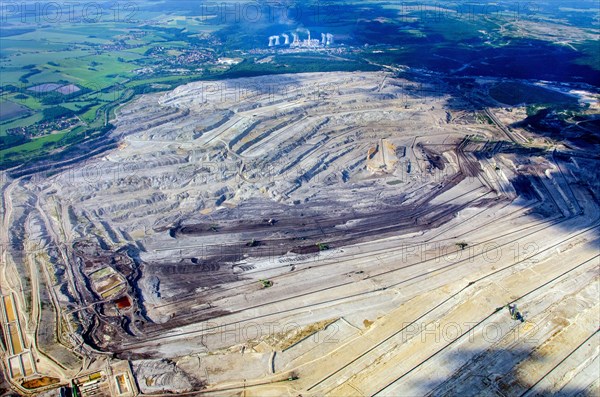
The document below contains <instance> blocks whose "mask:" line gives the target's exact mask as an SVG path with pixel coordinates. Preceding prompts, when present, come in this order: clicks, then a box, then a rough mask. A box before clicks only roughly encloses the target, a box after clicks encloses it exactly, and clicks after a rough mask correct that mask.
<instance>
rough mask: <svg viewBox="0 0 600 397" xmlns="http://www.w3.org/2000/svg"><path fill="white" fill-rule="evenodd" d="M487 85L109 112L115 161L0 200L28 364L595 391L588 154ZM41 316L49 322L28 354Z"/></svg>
mask: <svg viewBox="0 0 600 397" xmlns="http://www.w3.org/2000/svg"><path fill="white" fill-rule="evenodd" d="M491 84H494V82H493V81H490V80H489V79H488V80H485V81H481V82H478V84H477V88H470V89H468V90H467V89H466V88H465V87H466V85H464V86H460V84H459V85H457V83H456V82H454V83H451V82H448V81H445V80H444V79H442V78H437V77H435V76H433V77H432V76H419V75H418V74H415V75H414V76H412V77H411V78H408V77H407V78H400V77H398V76H396V75H395V74H392V73H387V72H386V73H381V72H378V73H315V74H298V75H281V76H268V77H254V78H244V79H236V80H227V81H219V82H197V83H190V84H188V85H185V86H181V87H178V88H177V89H175V90H173V91H171V92H168V93H157V94H148V95H144V96H141V97H139V98H138V99H137V100H135V101H134V102H132V103H130V104H128V105H126V106H125V107H123V108H121V109H119V110H118V113H117V121H116V123H115V125H116V126H117V128H116V130H115V131H113V132H112V136H111V137H110V138H111V139H115V140H116V141H118V142H119V144H118V148H116V149H114V150H110V151H107V152H105V153H103V154H101V155H99V156H96V157H93V158H90V159H88V160H86V161H85V162H83V163H79V164H74V165H69V166H67V167H63V168H61V169H60V170H59V171H58V172H53V173H48V174H47V175H42V176H40V175H33V176H28V177H21V178H15V179H11V180H9V182H8V183H7V184H6V185H5V186H4V188H3V197H4V203H5V204H4V224H3V227H4V230H5V232H6V238H5V239H3V246H4V247H6V249H5V250H4V253H3V255H5V260H6V263H7V265H6V266H5V269H4V271H5V276H4V277H5V278H6V281H7V283H8V284H7V285H11V286H13V287H12V288H13V290H14V291H15V293H14V296H15V297H16V299H17V303H18V305H19V307H21V308H23V313H34V314H36V315H33V314H31V315H30V314H27V315H24V318H23V319H21V327H22V328H23V330H24V331H23V335H24V336H23V338H24V340H25V342H24V343H25V346H29V347H28V348H29V349H30V350H31V351H32V354H34V355H35V357H37V356H40V357H41V358H42V361H41V362H40V363H39V364H38V367H39V368H38V370H43V372H44V373H47V374H48V375H49V376H53V377H57V378H60V379H66V377H67V375H68V374H69V373H70V371H74V372H76V371H77V370H78V368H79V366H78V364H75V363H78V362H79V360H83V362H85V363H86V365H88V366H90V365H92V367H93V366H94V365H99V364H92V363H93V362H94V360H98V362H105V361H104V360H107V359H108V357H111V360H113V361H118V360H129V362H130V363H131V374H132V375H133V376H134V377H135V379H136V384H137V385H138V386H137V387H139V389H140V391H141V392H143V393H164V392H188V391H193V390H204V392H206V393H207V394H210V393H215V395H240V394H239V393H241V392H242V390H245V393H246V394H244V395H246V396H248V395H260V396H265V395H279V396H280V395H290V396H292V395H294V396H296V395H298V394H302V395H304V396H306V395H315V396H320V395H334V396H349V395H379V394H380V395H399V394H404V395H421V394H427V393H442V394H444V393H447V394H455V393H459V392H463V391H464V390H478V391H481V392H482V393H483V392H484V391H486V390H487V391H489V392H490V393H491V392H495V391H496V390H501V391H502V392H503V393H504V394H510V395H514V394H517V393H518V394H520V393H523V392H540V391H544V392H545V391H552V392H556V391H557V390H558V391H560V390H563V389H564V388H566V389H565V390H567V389H568V388H569V387H579V386H584V388H585V390H587V391H589V392H597V391H598V387H599V384H598V381H597V378H598V376H597V375H598V371H597V368H598V365H597V364H598V349H597V348H593V347H590V346H594V345H595V346H598V340H599V339H598V338H599V336H598V333H597V332H598V321H597V320H598V317H597V313H598V310H599V308H600V307H599V302H598V300H597V296H598V293H599V289H598V286H599V285H598V264H599V254H598V243H599V238H598V225H599V218H600V214H599V211H598V205H599V203H598V191H599V187H600V185H599V182H598V181H600V171H599V170H600V167H598V165H599V161H600V160H599V156H598V155H597V153H598V145H594V144H590V145H588V146H585V147H582V146H577V145H576V144H574V143H573V142H569V144H563V142H556V141H552V140H550V139H547V138H545V137H543V136H541V135H538V134H536V133H535V132H532V131H531V129H529V128H527V126H526V125H524V124H523V123H521V122H522V120H523V118H524V116H523V112H522V108H520V109H517V108H515V110H514V111H512V110H511V111H510V112H509V111H507V108H506V105H502V104H499V103H497V102H494V101H493V99H491V98H490V97H489V96H487V89H488V88H489V86H490V85H491ZM440 87H441V88H442V89H440ZM471 87H472V86H471ZM595 106H597V104H595ZM590 112H591V113H593V110H591V111H590ZM576 130H577V127H576V126H574V127H573V128H572V130H571V131H572V132H573V134H575V135H576V134H577V131H576ZM586 133H589V130H588V131H587V132H586ZM595 133H598V131H596V132H595ZM575 137H576V136H575ZM565 140H568V137H565ZM23 230H24V232H23ZM18 252H22V253H24V254H22V255H20V256H19V255H17V253H18ZM8 264H10V266H9V265H8ZM19 285H20V286H22V290H23V291H29V292H24V293H23V294H22V295H21V294H18V293H17V291H18V288H16V286H19ZM39 286H42V287H43V288H45V289H46V290H45V291H46V292H44V293H40V294H41V295H40V296H36V294H35V293H31V291H32V290H35V289H36V288H38V287H39ZM44 303H45V304H44ZM507 305H518V310H520V312H519V316H522V317H521V319H523V321H518V320H515V313H513V312H512V310H513V309H508V308H507ZM38 306H39V307H38ZM52 307H54V308H55V309H54V310H53V309H52ZM56 310H58V314H57V315H56V316H55V317H56V318H55V319H54V317H53V316H54V314H55V311H56ZM37 314H39V316H37ZM39 318H41V319H42V320H41V321H42V324H43V322H44V321H49V323H48V324H46V325H44V326H53V327H55V329H57V330H58V331H56V336H55V337H54V339H53V338H52V337H49V338H47V339H48V341H46V342H43V343H40V342H38V344H37V345H36V346H34V345H32V343H31V340H32V338H34V337H35V335H36V333H35V331H33V330H34V329H35V328H36V324H37V326H42V324H40V323H36V322H38V321H40V320H39ZM517 318H518V316H517ZM47 319H48V320H47ZM491 332H495V334H494V335H495V336H493V337H491V336H490V333H491ZM515 335H518V337H515ZM28 341H29V342H28ZM590 343H591V345H590ZM57 346H62V347H60V349H62V350H60V349H59V348H58V347H57ZM59 350H60V351H59ZM40 351H46V352H47V353H51V354H47V355H43V356H42V354H41V353H40ZM550 351H552V354H550ZM53 354H54V355H55V358H54V359H55V360H58V361H61V360H62V361H63V363H62V364H61V366H60V367H62V368H59V366H57V365H55V364H53V363H52V359H51V358H48V357H51V356H52V355H53ZM67 355H69V356H70V357H71V356H72V357H71V358H69V360H71V361H69V360H67V359H66V358H64V357H66V356H67ZM56 356H58V357H56ZM60 357H63V358H60ZM91 358H94V360H92V361H90V360H89V359H91ZM65 360H66V361H65ZM64 362H66V364H65V363H64ZM466 363H470V364H469V365H465V364H466ZM474 368H477V370H478V371H479V372H478V375H482V376H479V377H476V376H475V375H472V374H473V373H474V372H473V371H475V369H474ZM594 376H596V378H595V379H596V380H595V381H593V379H594ZM123 379H125V378H123ZM590 379H592V380H591V381H590Z"/></svg>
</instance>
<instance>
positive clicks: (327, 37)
mask: <svg viewBox="0 0 600 397" xmlns="http://www.w3.org/2000/svg"><path fill="white" fill-rule="evenodd" d="M300 33H305V34H306V38H305V39H301V38H300ZM291 34H292V42H291V43H290V36H289V35H288V34H287V33H282V34H281V35H277V36H269V47H276V46H281V45H282V44H281V42H280V41H279V38H280V37H283V40H284V41H283V45H285V46H290V48H318V47H327V46H330V45H332V44H333V43H334V41H333V34H331V33H321V40H318V39H313V38H311V33H310V30H308V29H304V28H298V29H296V30H295V31H294V32H291Z"/></svg>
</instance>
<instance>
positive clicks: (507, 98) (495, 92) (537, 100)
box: [490, 82, 578, 106]
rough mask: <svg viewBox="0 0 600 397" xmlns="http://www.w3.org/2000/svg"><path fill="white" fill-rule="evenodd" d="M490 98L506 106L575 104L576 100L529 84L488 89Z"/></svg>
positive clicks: (501, 85) (505, 83)
mask: <svg viewBox="0 0 600 397" xmlns="http://www.w3.org/2000/svg"><path fill="white" fill-rule="evenodd" d="M490 96H491V97H492V98H494V99H495V100H496V101H498V102H500V103H504V104H506V105H513V106H514V105H520V104H573V105H575V104H577V103H578V101H577V98H575V97H572V96H569V95H566V94H562V93H560V92H557V91H552V90H548V89H545V88H543V87H538V86H535V85H531V84H523V83H513V82H504V83H499V84H496V85H494V86H493V87H491V88H490Z"/></svg>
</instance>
